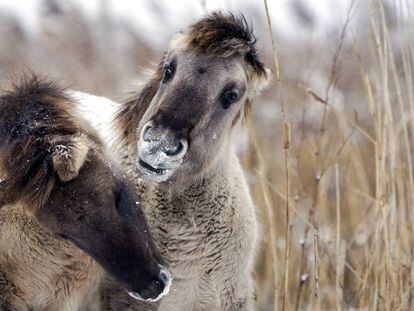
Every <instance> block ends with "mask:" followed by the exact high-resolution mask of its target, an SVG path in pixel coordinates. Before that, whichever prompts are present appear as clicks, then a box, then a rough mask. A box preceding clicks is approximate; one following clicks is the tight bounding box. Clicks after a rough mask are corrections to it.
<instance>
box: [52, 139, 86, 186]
mask: <svg viewBox="0 0 414 311" xmlns="http://www.w3.org/2000/svg"><path fill="white" fill-rule="evenodd" d="M89 148H90V142H89V141H88V139H87V138H86V136H84V135H76V136H72V137H71V138H70V139H69V140H67V141H63V142H58V143H56V144H55V145H54V147H53V151H52V163H53V169H54V170H55V172H56V173H57V174H58V176H59V179H60V180H61V181H62V182H66V181H69V180H72V179H73V178H75V177H76V176H78V174H79V170H80V169H81V168H82V166H83V164H84V163H85V161H86V158H87V155H88V152H89Z"/></svg>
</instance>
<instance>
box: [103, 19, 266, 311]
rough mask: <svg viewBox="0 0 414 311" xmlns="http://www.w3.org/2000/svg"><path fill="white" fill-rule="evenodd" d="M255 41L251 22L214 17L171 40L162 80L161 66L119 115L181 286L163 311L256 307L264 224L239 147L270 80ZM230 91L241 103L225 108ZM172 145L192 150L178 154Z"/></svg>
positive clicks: (109, 299)
mask: <svg viewBox="0 0 414 311" xmlns="http://www.w3.org/2000/svg"><path fill="white" fill-rule="evenodd" d="M254 42H255V39H254V37H253V35H252V32H251V29H250V28H249V27H248V25H247V23H246V20H245V18H244V17H235V16H234V15H232V14H225V13H221V12H216V13H212V14H210V15H208V16H207V17H205V18H203V19H201V20H200V21H199V22H196V23H195V24H194V25H192V26H190V28H189V30H188V31H187V32H184V34H179V35H178V36H177V37H176V38H175V39H173V41H172V43H171V44H170V49H169V51H168V52H167V54H166V55H165V57H164V58H165V59H164V75H163V76H162V75H161V74H160V72H159V68H160V67H158V70H157V71H156V73H155V75H154V77H153V78H152V79H150V80H149V82H148V84H146V86H144V88H143V89H142V90H141V91H138V92H137V94H136V97H135V98H136V100H135V101H134V100H131V101H128V102H127V103H124V104H122V108H121V111H120V113H118V117H117V121H118V122H117V126H118V128H117V130H119V132H120V133H121V141H116V146H117V147H118V148H119V145H120V147H121V150H120V152H119V158H120V161H121V162H122V164H123V165H124V166H125V167H126V168H128V169H129V170H131V171H133V172H134V173H135V177H136V188H137V190H138V191H139V192H141V193H142V195H143V200H144V202H145V206H146V209H145V212H146V215H147V217H148V220H149V223H150V227H151V229H152V231H153V233H154V235H155V238H156V242H157V244H158V246H159V247H160V249H161V251H162V254H163V256H164V257H165V258H166V260H167V262H168V263H169V267H170V269H171V271H172V274H173V277H174V278H175V281H174V283H173V284H172V292H171V294H170V295H168V296H166V297H165V298H164V299H163V300H162V301H161V304H160V307H159V310H162V311H166V310H168V311H191V310H226V311H227V310H234V311H236V310H237V311H238V310H253V308H254V307H253V283H252V280H251V271H252V265H253V258H254V253H255V252H254V251H255V247H256V245H257V236H258V224H257V221H256V217H255V210H254V206H253V204H252V202H251V198H250V194H249V191H248V188H247V185H246V181H245V179H244V176H243V173H242V171H241V167H240V165H239V162H238V159H237V156H236V154H235V152H234V150H233V147H232V142H231V133H232V130H233V128H234V126H233V125H234V124H235V123H236V122H237V121H238V120H240V119H241V118H242V116H243V114H244V113H246V112H247V110H248V109H249V106H250V103H251V102H252V100H253V99H254V98H255V97H256V96H257V95H258V94H259V93H260V91H261V90H262V89H264V88H265V87H266V85H267V82H268V78H269V75H268V74H269V70H268V69H266V68H265V67H264V65H263V64H262V63H261V62H260V61H259V59H258V56H257V53H256V49H255V46H254ZM149 89H150V90H151V92H150V93H151V94H153V96H148V95H149V93H147V90H149ZM229 90H230V91H233V92H237V97H236V99H235V100H234V101H232V102H231V103H230V104H228V105H224V103H226V102H225V100H227V98H225V96H223V95H224V94H226V93H227V92H228V91H229ZM143 94H144V95H145V96H143ZM138 102H139V106H138V105H137V106H133V105H132V103H134V104H135V103H138ZM246 106H247V107H246ZM130 107H134V108H135V109H136V110H133V109H129V108H130ZM141 109H145V111H143V110H141ZM128 114H129V115H128ZM127 115H128V116H127ZM125 135H127V136H128V139H127V140H126V139H125V138H124V137H125ZM180 143H181V145H180ZM174 146H175V147H177V148H175V150H181V151H182V150H186V151H185V152H175V153H174V148H173V147H174ZM180 146H181V147H182V146H184V147H182V148H180ZM114 147H115V146H114ZM165 150H167V151H170V150H172V152H169V153H170V155H169V154H168V152H167V151H165ZM108 286H109V289H108ZM103 293H104V295H105V299H106V304H107V305H108V306H109V308H113V309H114V310H117V308H122V307H121V306H128V310H147V306H143V305H142V304H140V303H136V302H131V301H130V299H129V298H128V297H127V296H126V295H125V294H124V293H123V292H122V290H121V289H119V287H118V288H117V287H116V285H114V284H111V283H109V285H108V283H107V284H105V286H104V289H103Z"/></svg>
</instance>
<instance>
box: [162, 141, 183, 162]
mask: <svg viewBox="0 0 414 311" xmlns="http://www.w3.org/2000/svg"><path fill="white" fill-rule="evenodd" d="M187 148H188V143H187V141H186V140H184V139H180V141H179V142H178V146H177V147H176V148H175V149H167V150H165V151H164V152H165V154H166V155H167V156H169V157H176V158H179V157H183V156H184V155H185V154H186V152H187Z"/></svg>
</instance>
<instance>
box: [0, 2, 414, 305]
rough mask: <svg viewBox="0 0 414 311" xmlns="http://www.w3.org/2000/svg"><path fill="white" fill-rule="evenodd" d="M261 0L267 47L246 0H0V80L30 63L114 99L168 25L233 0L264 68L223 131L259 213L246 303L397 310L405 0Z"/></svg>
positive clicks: (408, 204)
mask: <svg viewBox="0 0 414 311" xmlns="http://www.w3.org/2000/svg"><path fill="white" fill-rule="evenodd" d="M268 6H269V7H268V9H269V15H270V18H271V22H272V31H273V35H274V38H275V40H276V50H274V49H272V44H271V34H270V31H269V30H270V29H269V25H268V23H267V19H266V13H265V6H264V2H263V1H262V0H227V1H219V0H200V1H196V0H194V1H188V0H187V1H184V0H175V1H169V0H157V1H150V0H134V1H133V0H128V1H127V0H117V1H116V0H88V1H82V0H66V1H59V0H25V1H23V0H14V1H10V0H0V86H6V85H7V83H8V81H10V79H12V78H18V77H19V75H21V74H22V73H23V72H25V71H27V70H31V71H33V72H35V73H39V74H43V75H47V76H49V77H52V78H54V79H56V80H57V81H59V82H60V83H61V84H62V85H64V86H68V87H70V88H72V89H74V90H79V91H84V92H89V93H92V94H95V95H101V96H106V97H109V98H111V99H113V100H119V99H120V98H123V96H124V95H125V94H126V92H127V91H128V90H131V89H133V87H134V84H135V83H136V81H139V79H140V77H141V76H142V74H143V73H144V72H145V69H146V68H151V66H152V64H153V63H154V62H156V61H157V60H158V59H159V57H160V56H161V55H162V53H163V52H164V51H165V49H166V48H167V45H168V42H169V40H170V39H171V36H172V35H173V34H174V33H176V32H177V31H180V30H182V29H184V28H185V27H186V26H188V25H189V24H190V23H191V22H194V21H195V20H197V19H198V18H199V17H201V16H203V15H204V14H206V13H207V12H209V11H211V10H214V9H225V10H230V11H232V12H235V13H238V12H241V13H243V14H245V16H246V17H247V18H248V19H250V20H251V21H252V22H253V24H254V29H255V34H256V36H257V38H258V45H259V47H260V49H261V54H262V57H263V59H264V60H265V62H266V63H267V64H268V66H269V67H271V68H273V69H274V78H273V81H272V83H271V85H270V88H269V90H268V91H267V92H266V93H265V94H264V95H263V96H262V97H261V98H260V99H258V100H257V101H256V102H255V103H254V110H253V114H252V116H251V117H250V118H249V120H247V121H246V124H245V127H244V130H240V135H238V136H237V142H236V143H237V146H238V151H239V154H240V157H241V159H242V164H243V167H244V169H245V172H246V176H247V178H248V181H249V184H250V186H251V192H252V195H253V197H254V201H255V204H256V206H257V212H258V215H259V217H260V220H261V223H262V242H261V247H260V250H259V253H258V256H257V263H256V271H255V275H254V277H255V280H256V288H257V290H256V299H257V309H258V310H282V309H284V310H298V309H300V310H308V309H312V310H313V309H316V310H318V309H320V310H335V309H337V310H339V309H362V310H371V309H381V310H383V309H384V310H409V309H411V308H412V307H411V306H412V304H413V294H414V292H413V286H414V269H413V267H414V239H413V238H414V235H413V226H414V211H413V202H414V178H413V169H412V167H413V162H412V153H413V148H414V144H413V143H414V126H413V125H414V123H413V122H414V86H413V71H414V66H413V62H414V40H413V38H414V27H413V26H414V19H413V16H414V15H413V14H414V11H413V9H414V3H413V2H412V1H411V0H383V1H380V0H355V1H353V0H336V1H331V0H318V1H316V0H313V1H310V0H268ZM275 52H277V54H275ZM275 58H276V59H277V60H278V62H279V65H280V71H279V73H280V75H279V74H278V71H276V70H275ZM278 77H279V79H278ZM282 104H283V105H284V106H285V107H286V114H285V118H283V116H282V113H281V107H282ZM284 123H285V124H288V125H287V126H284ZM284 127H285V128H286V127H289V128H290V130H291V135H290V145H289V148H286V149H284V145H285V144H284V143H285V141H284V140H285V139H284ZM286 163H288V165H287V166H286V165H285V164H286ZM286 176H288V178H286ZM287 190H289V191H287Z"/></svg>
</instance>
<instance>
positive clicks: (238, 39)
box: [187, 11, 265, 75]
mask: <svg viewBox="0 0 414 311" xmlns="http://www.w3.org/2000/svg"><path fill="white" fill-rule="evenodd" d="M187 36H188V40H189V46H190V48H191V49H193V50H194V52H195V53H198V54H207V55H210V56H211V57H231V56H234V55H242V56H244V58H245V60H246V62H247V63H248V64H250V65H251V66H252V67H253V68H254V70H255V72H256V73H257V74H258V75H264V74H265V66H264V64H263V63H262V62H261V61H260V60H259V59H258V54H257V51H256V47H255V44H256V38H255V36H254V34H253V29H252V27H251V25H249V23H248V22H247V20H246V18H245V17H244V15H240V16H236V15H233V14H231V13H223V12H220V11H216V12H213V13H211V14H210V15H208V16H207V17H205V18H203V19H201V20H200V21H198V22H196V23H194V24H193V25H191V26H190V29H189V31H188V33H187Z"/></svg>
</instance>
